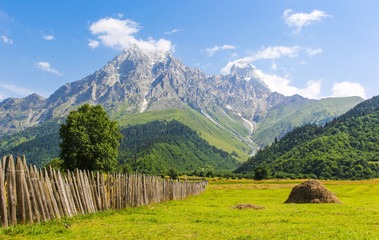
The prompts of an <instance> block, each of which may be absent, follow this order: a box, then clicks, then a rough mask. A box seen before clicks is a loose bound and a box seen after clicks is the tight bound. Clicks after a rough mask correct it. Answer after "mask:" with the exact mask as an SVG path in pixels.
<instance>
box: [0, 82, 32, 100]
mask: <svg viewBox="0 0 379 240" xmlns="http://www.w3.org/2000/svg"><path fill="white" fill-rule="evenodd" d="M0 87H1V88H4V89H6V90H8V91H10V92H13V93H17V94H20V95H30V94H32V93H33V91H32V90H29V89H26V88H22V87H18V86H16V85H13V84H2V83H0ZM1 98H5V97H4V96H0V99H1Z"/></svg>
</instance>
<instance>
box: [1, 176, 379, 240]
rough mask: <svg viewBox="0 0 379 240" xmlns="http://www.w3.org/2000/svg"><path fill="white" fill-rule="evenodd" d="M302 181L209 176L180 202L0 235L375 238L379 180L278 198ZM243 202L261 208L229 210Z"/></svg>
mask: <svg viewBox="0 0 379 240" xmlns="http://www.w3.org/2000/svg"><path fill="white" fill-rule="evenodd" d="M300 182H301V181H299V180H283V181H274V180H270V181H260V182H257V181H252V180H228V181H225V180H223V181H211V182H210V185H209V187H208V189H207V191H205V192H203V193H202V194H201V195H199V196H193V197H189V198H187V199H186V200H183V201H172V202H166V203H162V204H155V205H150V206H143V207H138V208H134V209H125V210H121V211H107V212H103V213H97V214H90V215H85V216H77V217H74V218H70V219H63V220H55V221H52V222H48V223H43V224H39V225H25V226H16V227H13V228H8V229H6V230H0V239H26V238H27V239H106V238H110V239H378V238H379V198H378V195H379V179H375V180H365V181H322V182H323V184H324V185H325V186H326V187H327V188H328V189H330V190H331V191H332V192H334V193H336V194H337V197H338V198H339V199H340V200H341V201H342V202H343V203H344V204H283V202H284V201H285V200H286V198H287V197H288V195H289V193H290V191H291V188H292V186H294V185H296V184H298V183H300ZM240 203H252V204H255V205H258V206H264V207H266V209H264V210H250V209H245V210H238V209H230V207H232V206H234V205H236V204H240ZM65 224H67V225H69V226H70V228H66V227H65Z"/></svg>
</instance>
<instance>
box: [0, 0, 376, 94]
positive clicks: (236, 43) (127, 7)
mask: <svg viewBox="0 0 379 240" xmlns="http://www.w3.org/2000/svg"><path fill="white" fill-rule="evenodd" d="M378 12H379V1H376V0H360V1H348V0H347V1H345V0H344V1H342V0H336V1H329V0H325V1H324V0H322V1H297V0H283V1H252V0H250V1H248V0H234V1H220V0H219V1H210V0H209V1H207V0H199V1H178V0H173V1H70V0H65V1H38V0H36V1H25V0H24V1H17V0H12V1H10V0H5V1H1V2H0V101H1V100H2V99H4V98H8V97H24V96H27V95H29V94H31V93H33V92H36V93H38V94H40V95H42V96H44V97H48V96H49V95H50V94H52V93H53V92H54V91H55V90H56V89H58V87H60V86H61V85H63V84H65V83H67V82H73V81H76V80H80V79H82V78H84V77H85V76H87V75H89V74H91V73H93V72H94V71H96V70H98V69H100V68H101V67H102V66H104V65H105V64H106V63H107V62H108V61H110V60H111V59H113V58H114V57H115V56H116V55H117V54H118V53H120V52H121V51H122V49H123V48H127V47H128V46H130V45H131V44H138V45H140V46H142V47H145V48H147V49H150V50H154V51H165V50H170V51H171V52H172V53H173V55H174V56H176V57H178V58H179V59H181V60H182V62H183V63H184V64H186V65H187V66H190V67H196V68H200V69H201V70H202V71H204V72H205V73H208V74H216V73H217V74H218V73H224V74H227V73H228V66H230V65H231V64H232V63H233V62H236V61H247V62H249V63H251V64H252V65H254V66H255V67H256V70H257V74H258V75H259V76H260V77H261V78H262V79H263V80H264V81H265V82H266V84H267V85H268V86H269V87H270V88H271V89H272V90H274V91H278V92H281V93H283V94H285V95H292V94H296V93H297V94H301V95H303V96H305V97H309V98H316V99H319V98H323V97H330V96H351V95H358V96H362V97H365V98H369V97H371V96H374V95H378V94H379V81H378V79H377V75H378V74H377V71H378V70H379V60H378V56H379V44H378V43H379V15H378Z"/></svg>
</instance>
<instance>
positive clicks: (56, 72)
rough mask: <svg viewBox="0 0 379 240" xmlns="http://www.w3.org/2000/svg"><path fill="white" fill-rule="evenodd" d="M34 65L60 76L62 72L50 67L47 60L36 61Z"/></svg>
mask: <svg viewBox="0 0 379 240" xmlns="http://www.w3.org/2000/svg"><path fill="white" fill-rule="evenodd" d="M36 67H37V68H39V69H41V70H42V71H45V72H50V73H54V74H56V75H58V76H62V73H60V72H59V71H58V70H56V69H53V68H51V66H50V63H48V62H38V63H36Z"/></svg>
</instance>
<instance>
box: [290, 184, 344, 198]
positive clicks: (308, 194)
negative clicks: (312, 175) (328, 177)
mask: <svg viewBox="0 0 379 240" xmlns="http://www.w3.org/2000/svg"><path fill="white" fill-rule="evenodd" d="M285 203H342V202H341V201H340V200H339V199H338V198H337V197H336V196H335V195H334V194H333V193H332V192H331V191H329V190H328V189H326V187H324V186H323V185H322V184H321V183H320V182H319V181H317V180H308V181H305V182H303V183H302V184H299V185H297V186H295V187H294V188H293V189H292V191H291V193H290V195H289V197H288V199H287V201H285Z"/></svg>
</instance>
